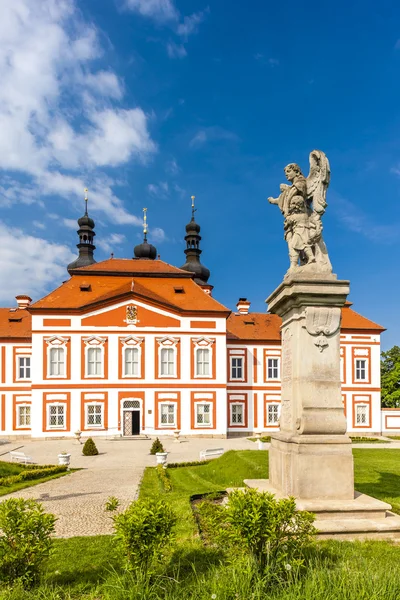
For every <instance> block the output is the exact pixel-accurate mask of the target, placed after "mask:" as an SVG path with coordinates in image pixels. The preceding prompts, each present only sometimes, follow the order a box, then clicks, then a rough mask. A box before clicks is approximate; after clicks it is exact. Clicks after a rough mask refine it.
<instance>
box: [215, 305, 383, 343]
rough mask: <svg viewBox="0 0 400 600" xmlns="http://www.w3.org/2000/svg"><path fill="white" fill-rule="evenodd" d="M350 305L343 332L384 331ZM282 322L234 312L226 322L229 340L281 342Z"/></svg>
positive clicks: (346, 308) (274, 317)
mask: <svg viewBox="0 0 400 600" xmlns="http://www.w3.org/2000/svg"><path fill="white" fill-rule="evenodd" d="M350 306H351V303H350V302H349V303H346V305H345V306H344V307H343V309H342V325H341V331H342V332H345V331H346V330H350V331H351V330H359V331H373V332H376V333H382V331H385V328H384V327H382V326H381V325H378V324H377V323H374V322H373V321H370V320H369V319H367V318H365V317H363V316H362V315H359V314H358V313H356V312H355V311H354V310H353V309H352V308H350ZM281 324H282V319H281V318H280V317H278V315H271V314H266V313H249V314H247V315H240V314H233V313H232V314H231V315H230V316H229V318H228V321H227V324H226V328H227V331H228V334H227V337H228V342H229V341H231V342H234V341H235V340H241V341H246V340H248V341H265V342H280V340H281V335H280V327H281Z"/></svg>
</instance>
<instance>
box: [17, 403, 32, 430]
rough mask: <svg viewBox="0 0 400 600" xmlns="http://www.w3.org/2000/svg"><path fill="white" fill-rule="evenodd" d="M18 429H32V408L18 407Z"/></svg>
mask: <svg viewBox="0 0 400 600" xmlns="http://www.w3.org/2000/svg"><path fill="white" fill-rule="evenodd" d="M17 423H18V425H17V427H30V426H31V407H30V406H18V409H17Z"/></svg>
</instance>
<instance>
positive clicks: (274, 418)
mask: <svg viewBox="0 0 400 600" xmlns="http://www.w3.org/2000/svg"><path fill="white" fill-rule="evenodd" d="M278 421H279V404H274V403H272V402H269V403H268V404H267V425H278Z"/></svg>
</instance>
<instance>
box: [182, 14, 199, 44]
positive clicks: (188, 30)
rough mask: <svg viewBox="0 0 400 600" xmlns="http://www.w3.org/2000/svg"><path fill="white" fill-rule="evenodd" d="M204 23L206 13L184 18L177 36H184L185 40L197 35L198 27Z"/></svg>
mask: <svg viewBox="0 0 400 600" xmlns="http://www.w3.org/2000/svg"><path fill="white" fill-rule="evenodd" d="M202 21H204V12H198V13H193V14H192V15H190V16H188V17H184V19H183V23H180V24H179V25H178V27H177V30H176V32H177V34H178V35H180V36H182V37H183V38H184V39H185V40H187V38H188V37H189V35H192V33H196V31H197V27H198V25H200V23H201V22H202Z"/></svg>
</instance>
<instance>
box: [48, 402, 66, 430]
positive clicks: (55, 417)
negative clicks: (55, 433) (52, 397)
mask: <svg viewBox="0 0 400 600" xmlns="http://www.w3.org/2000/svg"><path fill="white" fill-rule="evenodd" d="M65 412H66V409H65V404H49V405H48V407H47V426H48V429H65Z"/></svg>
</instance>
